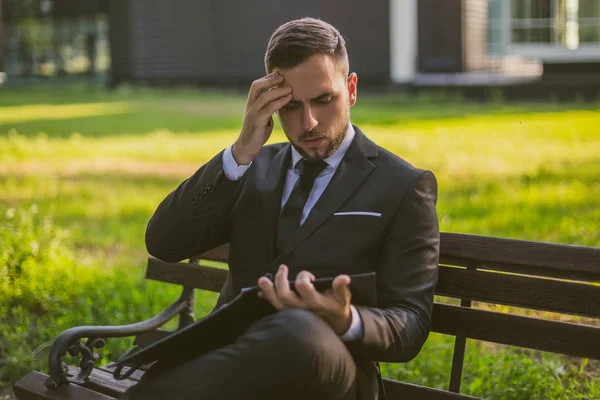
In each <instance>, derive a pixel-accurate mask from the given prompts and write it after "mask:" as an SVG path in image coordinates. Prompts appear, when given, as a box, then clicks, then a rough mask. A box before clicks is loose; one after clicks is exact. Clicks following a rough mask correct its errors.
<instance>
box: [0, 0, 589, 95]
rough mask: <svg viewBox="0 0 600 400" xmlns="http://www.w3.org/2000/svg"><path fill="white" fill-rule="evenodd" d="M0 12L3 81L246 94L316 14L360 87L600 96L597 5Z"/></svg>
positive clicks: (454, 3) (37, 7)
mask: <svg viewBox="0 0 600 400" xmlns="http://www.w3.org/2000/svg"><path fill="white" fill-rule="evenodd" d="M2 3H4V4H3V6H2V5H1V4H2ZM0 8H2V15H3V20H4V35H3V36H0V41H2V40H3V42H4V43H3V52H2V53H3V65H4V71H5V72H6V73H7V75H8V79H9V81H10V80H21V81H23V80H27V79H31V78H37V79H39V78H41V77H43V78H46V79H59V78H65V77H73V76H87V77H95V78H98V79H105V81H106V82H107V83H108V84H110V85H116V84H119V83H121V82H142V83H150V84H166V85H170V84H179V83H184V84H198V85H220V86H240V87H246V86H247V85H248V83H249V82H250V81H252V80H254V79H256V78H257V77H259V76H261V75H262V74H263V73H264V66H263V56H264V51H265V47H266V44H267V40H268V38H269V36H270V34H271V33H272V32H273V30H274V29H275V28H276V27H277V26H279V25H280V24H281V23H283V22H285V21H288V20H290V19H293V18H299V17H303V16H314V17H318V18H321V19H323V20H326V21H328V22H330V23H332V24H333V25H335V26H336V27H338V28H339V29H340V31H341V32H342V33H343V34H344V36H345V37H346V38H347V42H348V46H349V53H350V62H351V69H352V70H353V71H356V72H357V73H358V74H359V79H360V82H361V84H362V85H367V86H372V87H379V88H389V87H390V86H401V87H409V88H425V87H448V86H455V87H461V88H473V89H478V90H485V89H488V88H490V87H504V88H510V89H512V88H520V89H521V92H522V93H523V94H525V93H531V92H532V90H533V91H535V90H541V91H543V90H546V91H547V90H550V89H551V90H555V89H557V88H558V89H561V90H563V89H564V90H570V91H579V90H588V91H590V90H598V89H599V88H600V0H381V1H367V0H344V1H330V0H303V1H289V0H255V1H251V0H172V1H164V0H86V1H76V0H0ZM0 44H1V43H0ZM0 60H2V59H1V58H0ZM517 92H518V91H517ZM517 92H516V93H517Z"/></svg>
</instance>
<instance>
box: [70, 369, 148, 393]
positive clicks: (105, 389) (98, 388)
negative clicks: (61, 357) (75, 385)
mask: <svg viewBox="0 0 600 400" xmlns="http://www.w3.org/2000/svg"><path fill="white" fill-rule="evenodd" d="M78 372H79V368H77V367H73V366H69V375H71V376H74V375H76V374H77V373H78ZM136 383H137V381H136V380H132V379H123V380H120V381H118V380H116V379H115V378H114V377H113V375H112V373H110V372H107V371H103V370H101V369H98V368H94V369H93V370H92V373H91V374H90V376H89V378H88V380H87V381H86V382H85V383H84V384H83V385H82V386H83V387H85V388H87V389H90V390H93V391H95V392H98V393H102V394H105V395H107V396H111V397H115V398H118V397H119V396H120V395H121V394H122V393H124V392H125V391H126V390H127V389H129V388H130V387H131V386H133V385H135V384H136Z"/></svg>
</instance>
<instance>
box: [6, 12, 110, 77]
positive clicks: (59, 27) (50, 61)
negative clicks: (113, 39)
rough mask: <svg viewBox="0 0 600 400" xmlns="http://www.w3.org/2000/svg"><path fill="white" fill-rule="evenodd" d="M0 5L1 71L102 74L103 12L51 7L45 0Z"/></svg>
mask: <svg viewBox="0 0 600 400" xmlns="http://www.w3.org/2000/svg"><path fill="white" fill-rule="evenodd" d="M4 6H5V9H4V10H3V13H4V15H3V16H4V17H5V23H4V50H3V51H4V70H5V72H6V74H7V76H8V78H9V79H10V78H11V77H57V76H70V75H88V76H105V75H107V74H108V70H109V67H110V51H109V38H108V33H109V31H108V29H109V27H108V18H107V15H106V13H92V12H89V13H87V14H83V15H76V13H72V14H71V15H67V14H66V13H65V14H64V15H63V14H59V13H55V12H54V2H53V1H51V0H33V1H27V2H25V1H21V0H18V1H17V0H8V1H7V2H6V3H5V4H4Z"/></svg>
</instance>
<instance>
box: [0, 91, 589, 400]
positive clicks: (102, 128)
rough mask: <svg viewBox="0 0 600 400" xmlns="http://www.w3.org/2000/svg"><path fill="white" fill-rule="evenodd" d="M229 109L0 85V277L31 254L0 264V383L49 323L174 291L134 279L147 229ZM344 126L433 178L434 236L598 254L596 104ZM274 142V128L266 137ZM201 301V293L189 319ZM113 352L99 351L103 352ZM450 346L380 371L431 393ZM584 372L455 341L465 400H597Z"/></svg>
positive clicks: (397, 116) (377, 103) (410, 109)
mask: <svg viewBox="0 0 600 400" xmlns="http://www.w3.org/2000/svg"><path fill="white" fill-rule="evenodd" d="M244 104H245V98H244V96H241V95H236V94H231V93H230V94H225V93H202V92H199V91H194V90H185V91H184V90H180V91H176V92H173V91H160V90H132V89H128V90H120V91H117V92H106V91H102V90H92V89H88V88H72V89H68V90H65V89H61V90H60V91H59V90H27V91H6V90H5V91H0V221H3V222H2V225H1V226H4V236H2V234H0V240H2V238H4V241H5V242H7V243H8V245H7V244H6V243H2V242H0V268H2V262H3V261H4V262H5V263H7V264H8V265H13V264H14V262H15V254H21V256H20V257H21V258H20V259H19V260H21V259H22V260H30V263H29V264H27V263H24V265H25V264H26V265H27V268H24V269H23V271H25V272H21V273H22V274H23V278H22V280H23V281H22V282H21V283H20V284H19V285H22V286H19V285H17V284H15V283H14V282H12V283H10V284H9V283H7V282H8V280H7V278H6V274H5V275H4V278H3V275H2V274H1V272H2V271H3V270H2V269H0V284H1V283H2V282H4V283H5V286H4V293H2V292H1V291H0V312H2V311H4V312H5V314H4V315H8V316H9V318H8V321H9V324H4V326H3V327H0V382H4V385H5V386H9V385H10V382H11V381H12V380H14V379H16V378H17V377H19V376H21V375H22V374H23V373H24V371H27V368H34V367H35V368H43V365H44V363H45V360H44V358H45V357H46V356H47V349H43V350H40V351H39V352H37V353H35V354H33V353H32V352H33V350H34V349H35V348H36V347H38V346H39V345H42V344H43V343H44V342H48V341H50V340H51V339H52V337H53V336H55V335H56V334H58V333H59V332H60V331H61V330H62V329H66V328H67V327H70V326H73V325H80V324H98V323H121V324H122V323H126V322H133V321H135V320H139V319H142V318H148V317H150V316H151V315H152V314H153V313H156V312H158V311H159V310H161V309H162V308H164V307H166V306H167V305H168V304H169V302H171V301H173V300H174V299H175V298H176V297H177V294H178V293H177V289H175V288H166V285H161V284H158V283H152V282H150V283H148V282H144V280H143V267H144V262H145V258H146V252H145V248H144V244H143V237H144V230H145V226H146V223H147V221H148V219H149V218H150V216H151V215H152V213H153V211H154V209H155V208H156V206H157V205H158V203H159V202H160V201H161V200H162V199H163V198H164V196H166V195H167V194H168V193H169V191H171V190H172V189H174V187H175V186H176V185H177V184H178V183H179V182H181V181H182V180H183V179H185V178H186V177H187V176H189V175H190V174H192V173H193V172H194V171H195V170H196V169H197V168H199V167H200V166H201V165H202V164H203V163H204V162H206V161H207V160H208V159H209V158H211V157H212V156H213V155H214V154H216V153H217V152H218V151H220V150H222V149H223V148H224V147H226V146H227V145H229V144H231V143H232V142H233V141H234V140H235V138H236V137H237V135H238V132H239V128H240V126H241V116H242V114H243V111H244ZM352 122H353V123H354V124H356V125H358V126H360V127H361V129H362V130H363V131H364V132H365V133H366V134H367V135H368V136H369V137H370V138H371V139H373V140H374V141H375V142H376V143H378V144H380V145H381V146H383V147H385V148H387V149H389V150H390V151H392V152H394V153H396V154H398V155H399V156H401V157H403V158H405V159H406V160H407V161H409V162H411V163H413V164H414V165H416V166H418V167H421V168H428V169H431V170H432V171H433V172H434V173H435V174H436V176H437V178H438V182H439V200H438V213H439V218H440V226H441V229H442V230H443V231H450V232H461V233H472V234H482V235H492V236H500V237H510V238H518V239H529V240H541V241H551V242H559V243H569V244H579V245H588V246H596V247H600V229H599V227H600V179H599V178H598V177H600V112H599V109H598V105H597V104H568V105H565V104H519V105H505V104H473V103H466V102H462V101H461V100H460V99H458V98H456V97H446V98H444V97H442V96H438V97H431V96H428V97H425V96H422V97H421V98H417V99H414V98H406V97H401V96H380V97H373V96H371V97H369V96H363V97H361V98H359V101H358V103H357V105H356V106H355V107H354V108H353V110H352ZM283 140H285V137H284V135H283V133H282V132H281V130H280V128H279V127H276V130H275V133H274V135H273V137H272V138H271V140H270V142H277V141H283ZM32 206H33V207H34V211H35V209H37V213H36V214H34V215H31V212H30V209H31V207H32ZM13 214H15V215H14V216H13ZM44 216H47V217H49V220H48V221H47V222H44V219H43V218H42V217H44ZM2 218H3V219H2ZM48 224H50V225H48ZM48 226H51V227H52V228H51V229H50V228H48ZM15 232H22V233H23V234H22V235H16V234H15ZM55 232H60V233H61V235H62V234H65V235H66V237H64V238H62V237H56V238H55V237H54V236H53V235H54V233H55ZM16 236H18V240H17V239H15V237H16ZM59 236H60V235H59ZM36 248H37V249H38V250H35V249H36ZM57 248H60V249H62V250H61V251H58V250H56V249H57ZM6 249H9V250H10V251H9V250H6ZM15 249H16V250H15ZM32 249H34V250H35V251H34V250H32ZM40 249H41V250H40ZM7 260H8V261H7ZM44 266H46V267H44ZM43 267H44V268H48V269H47V270H48V271H52V273H48V274H43V273H41V271H40V269H42V268H43ZM27 271H29V272H27ZM65 271H68V272H69V273H68V274H67V273H65ZM69 274H70V275H69ZM69 276H71V278H69ZM25 277H28V278H27V282H25ZM2 279H4V281H2ZM32 282H38V283H37V286H36V287H33V286H32V285H33V283H32ZM0 289H2V286H0ZM42 292H43V293H45V294H44V295H43V296H42V295H41V294H40V293H42ZM55 292H56V293H55ZM58 292H60V293H62V294H57V293H58ZM65 293H66V294H65ZM215 299H216V297H215V296H214V295H212V294H202V295H200V296H199V299H198V301H197V312H198V315H202V314H203V313H206V312H208V311H209V310H210V309H211V307H212V304H213V303H214V301H215ZM16 326H18V328H16ZM125 347H126V343H125V342H120V343H119V344H115V345H110V344H109V346H108V347H107V349H106V350H105V351H104V353H103V356H104V357H105V358H106V359H110V358H114V357H115V356H117V355H118V354H119V353H120V352H122V351H123V349H124V348H125ZM451 352H452V342H451V341H450V340H449V338H447V337H443V336H442V335H435V334H434V335H432V336H431V338H430V339H429V341H428V343H427V344H426V348H425V349H424V350H423V352H422V353H421V354H420V355H419V357H417V359H415V360H414V361H412V362H410V363H408V364H405V365H386V366H385V372H386V374H388V375H391V376H394V377H398V378H401V379H405V380H407V381H411V382H417V383H421V384H425V385H429V386H432V387H446V385H447V382H448V380H449V365H450V361H451ZM3 365H4V366H3ZM599 369H600V367H599V366H598V364H597V363H593V362H590V363H587V362H586V361H585V360H579V359H567V358H564V357H559V356H554V355H548V354H544V353H538V352H525V353H523V352H522V351H519V350H518V349H513V348H507V347H503V346H489V345H487V344H482V343H479V342H475V341H470V342H469V344H468V351H467V362H466V367H465V379H464V393H470V394H474V395H478V396H485V397H486V398H490V399H505V398H514V399H537V398H540V399H545V398H557V399H559V398H560V399H563V398H564V399H569V400H570V399H576V398H581V399H584V398H597V397H600V387H599V386H598V384H597V383H594V382H595V381H594V378H597V377H598V376H600V374H599V373H598V370H599ZM490 376H493V378H490ZM594 385H595V386H594ZM1 387H2V383H0V391H1V390H2V389H1ZM586 396H587V397H586ZM594 396H596V397H594Z"/></svg>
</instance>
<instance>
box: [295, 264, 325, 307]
mask: <svg viewBox="0 0 600 400" xmlns="http://www.w3.org/2000/svg"><path fill="white" fill-rule="evenodd" d="M314 280H315V276H314V275H313V274H311V273H310V272H308V271H300V273H299V274H298V275H297V276H296V281H295V283H294V287H295V288H296V291H297V292H298V294H299V295H300V300H302V302H303V303H305V304H306V305H307V306H308V307H309V308H311V309H312V308H314V307H318V306H319V295H320V293H319V292H317V290H316V289H315V286H314V285H313V284H312V281H314Z"/></svg>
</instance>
